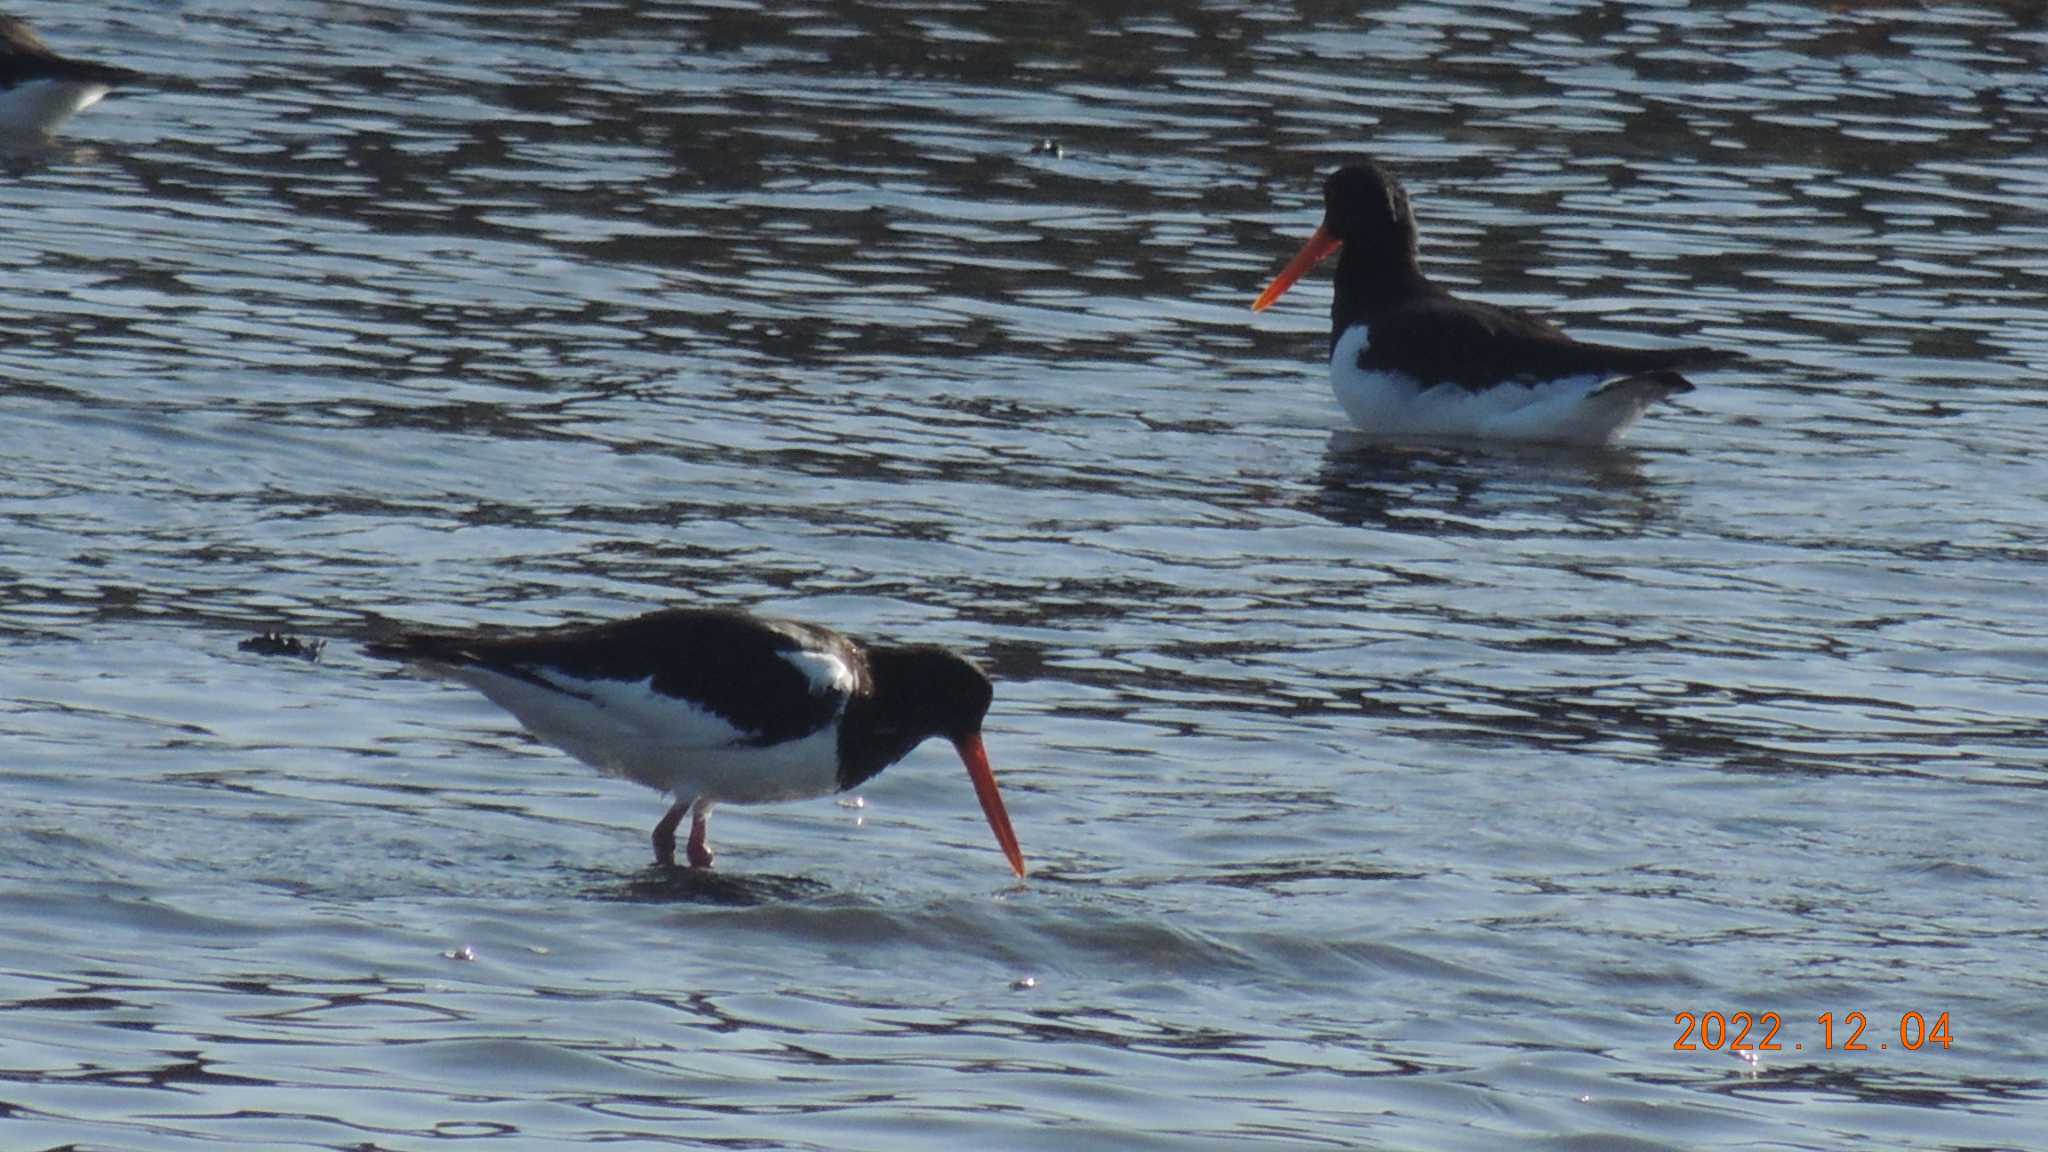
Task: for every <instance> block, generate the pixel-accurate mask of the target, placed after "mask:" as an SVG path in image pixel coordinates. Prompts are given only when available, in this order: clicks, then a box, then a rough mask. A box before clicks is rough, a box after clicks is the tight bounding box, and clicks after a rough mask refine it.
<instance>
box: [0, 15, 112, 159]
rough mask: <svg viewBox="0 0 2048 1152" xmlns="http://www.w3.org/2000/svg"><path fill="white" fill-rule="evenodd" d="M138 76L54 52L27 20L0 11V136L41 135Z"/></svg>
mask: <svg viewBox="0 0 2048 1152" xmlns="http://www.w3.org/2000/svg"><path fill="white" fill-rule="evenodd" d="M140 79H142V73H140V72H136V71H134V70H132V69H129V68H117V67H115V66H114V65H112V64H95V63H92V62H91V61H89V60H70V59H66V58H65V57H63V56H59V55H57V54H56V53H55V52H52V51H50V49H49V47H48V46H47V45H45V44H44V43H43V42H42V39H41V38H40V37H38V36H37V35H36V34H35V33H34V32H32V31H30V30H29V26H28V25H27V24H24V23H22V22H21V21H20V20H19V19H17V18H15V17H13V16H5V15H0V135H43V136H47V135H49V134H50V133H52V132H55V131H56V130H57V129H58V128H60V127H62V126H63V124H64V122H65V121H66V120H69V119H71V117H72V116H73V115H75V114H76V113H79V112H82V111H84V110H85V109H87V108H90V107H92V106H93V105H94V104H97V103H99V100H100V97H102V96H105V95H106V94H107V93H109V92H111V91H113V90H114V89H116V88H118V87H120V86H121V85H123V84H133V83H135V82H136V81H138V80H140Z"/></svg>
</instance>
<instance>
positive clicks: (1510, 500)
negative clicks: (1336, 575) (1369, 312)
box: [1307, 429, 1672, 537]
mask: <svg viewBox="0 0 2048 1152" xmlns="http://www.w3.org/2000/svg"><path fill="white" fill-rule="evenodd" d="M1315 480H1316V487H1315V490H1314V491H1313V492H1312V493H1311V495H1310V499H1309V503H1308V505H1307V507H1308V509H1309V510H1310V511H1313V512H1314V513H1316V514H1317V515H1319V516H1322V517H1325V518H1327V519H1329V520H1331V521H1333V522H1335V523H1338V524H1343V525H1346V526H1348V527H1353V528H1376V529H1384V530H1387V531H1393V532H1410V533H1423V534H1427V535H1441V536H1462V535H1475V534H1487V533H1498V532H1509V533H1513V532H1525V531H1530V530H1532V528H1534V529H1535V530H1540V531H1546V532H1549V531H1558V530H1560V524H1559V522H1562V525H1563V526H1565V530H1569V531H1586V532H1589V533H1591V534H1593V535H1597V536H1604V537H1627V536H1631V535H1636V534H1640V533H1642V532H1644V531H1646V530H1648V529H1649V528H1650V527H1651V526H1652V525H1654V524H1655V523H1656V522H1657V521H1658V520H1659V519H1660V518H1662V516H1663V515H1664V514H1665V510H1666V505H1667V502H1668V501H1669V500H1670V499H1672V497H1671V495H1670V494H1669V492H1668V490H1667V489H1665V488H1663V487H1660V486H1659V485H1658V484H1657V483H1655V482H1653V481H1652V479H1651V478H1650V476H1649V474H1648V473H1647V472H1646V471H1645V469H1644V467H1643V457H1642V456H1641V455H1640V454H1639V453H1637V452H1636V451H1635V450H1633V449H1630V448H1626V447H1622V446H1619V445H1607V446H1603V447H1601V448H1598V449H1593V450H1588V449H1585V448H1571V447H1563V446H1546V445H1481V444H1442V445H1421V446H1417V445H1389V444H1385V443H1383V442H1379V441H1375V440H1374V439H1372V438H1371V437H1368V436H1365V435H1363V434H1360V433H1358V432H1354V431H1351V430H1341V429H1340V430H1339V431H1336V432H1333V433H1332V434H1331V435H1330V439H1329V443H1328V445H1327V446H1326V447H1325V449H1324V452H1323V459H1322V465H1321V467H1320V468H1319V469H1318V470H1317V472H1316V477H1315ZM1538 525H1541V527H1540V528H1539V527H1536V526H1538Z"/></svg>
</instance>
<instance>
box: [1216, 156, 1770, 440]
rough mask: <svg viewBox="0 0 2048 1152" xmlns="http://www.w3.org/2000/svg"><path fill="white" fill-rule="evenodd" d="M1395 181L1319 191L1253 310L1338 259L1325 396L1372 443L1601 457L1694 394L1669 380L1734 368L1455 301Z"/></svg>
mask: <svg viewBox="0 0 2048 1152" xmlns="http://www.w3.org/2000/svg"><path fill="white" fill-rule="evenodd" d="M1415 247H1416V240H1415V216H1414V213H1413V212H1411V211H1410V210H1409V207H1408V193H1407V191H1406V190H1405V189H1403V188H1402V187H1401V182H1400V181H1399V180H1396V179H1395V178H1394V177H1393V176H1391V175H1389V174H1388V173H1387V172H1385V171H1384V170H1382V169H1381V168H1380V167H1379V166H1378V165H1377V164H1374V163H1372V162H1370V161H1363V162H1360V163H1356V164H1350V165H1347V166H1345V167H1343V168H1339V169H1338V170H1337V171H1335V172H1333V173H1331V174H1330V178H1329V179H1328V180H1326V181H1324V182H1323V222H1322V224H1321V225H1320V226H1319V227H1317V229H1316V230H1315V234H1314V235H1312V236H1310V237H1309V238H1308V242H1307V243H1306V244H1303V245H1302V246H1301V251H1300V252H1298V253H1296V254H1295V256H1294V259H1293V260H1291V261H1289V262H1288V264H1287V267H1286V268H1284V269H1282V270H1281V272H1280V274H1279V275H1278V276H1276V277H1274V278H1273V283H1272V284H1270V285H1269V286H1267V288H1266V290H1265V291H1264V292H1262V293H1260V294H1259V298H1258V300H1256V301H1254V302H1253V304H1252V310H1253V311H1258V312H1263V311H1265V310H1266V308H1267V307H1268V306H1270V305H1271V304H1272V303H1273V301H1275V300H1278V299H1279V298H1280V296H1281V294H1282V293H1284V292H1286V291H1287V289H1288V288H1290V287H1292V286H1293V285H1294V282H1295V281H1296V280H1299V279H1301V277H1302V274H1303V273H1305V272H1307V271H1308V270H1309V269H1310V268H1313V267H1315V265H1316V264H1318V263H1320V262H1321V261H1322V260H1323V259H1325V258H1326V257H1328V256H1329V255H1330V254H1331V253H1333V252H1341V253H1342V254H1341V255H1340V256H1338V258H1337V275H1336V296H1335V298H1334V299H1333V300H1332V301H1331V304H1330V386H1331V388H1333V389H1334V390H1335V391H1336V393H1337V401H1338V403H1340V404H1342V405H1343V406H1344V411H1345V413H1346V414H1348V415H1349V416H1350V417H1351V420H1352V422H1353V423H1355V424H1357V425H1358V426H1359V427H1360V428H1362V429H1364V430H1365V431H1367V432H1369V433H1372V434H1374V435H1378V436H1423V437H1428V436H1461V437H1480V438H1486V439H1496V440H1550V441H1560V442H1565V443H1574V444H1599V443H1603V442H1605V441H1607V440H1610V439H1612V438H1614V437H1615V436H1618V435H1620V434H1621V432H1622V431H1623V430H1624V429H1626V428H1627V427H1628V426H1629V425H1631V424H1633V423H1635V421H1636V419H1637V418H1638V417H1640V416H1641V415H1642V414H1643V410H1644V409H1645V408H1648V407H1649V406H1650V405H1651V404H1652V403H1654V402H1655V401H1657V400H1661V399H1663V398H1665V397H1667V396H1673V395H1676V394H1678V393H1680V392H1689V391H1691V390H1692V383H1691V382H1690V381H1688V380H1686V379H1685V377H1683V376H1680V375H1679V374H1678V372H1677V369H1679V368H1681V367H1687V366H1699V367H1705V366H1708V365H1713V364H1723V363H1727V362H1728V361H1731V360H1738V359H1741V354H1740V353H1737V352H1724V351H1719V350H1716V349H1712V348H1617V347H1614V346H1611V345H1606V344H1588V343H1585V342H1583V341H1579V340H1574V339H1572V338H1571V337H1570V336H1567V335H1565V334H1564V332H1563V331H1562V330H1560V329H1559V328H1558V327H1557V326H1556V325H1553V324H1551V323H1549V322H1547V321H1544V320H1541V319H1538V318H1537V317H1535V316H1531V315H1529V314H1528V313H1526V312H1521V311H1517V310H1515V309H1512V308H1502V307H1498V306H1496V305H1493V304H1481V303H1478V302H1477V301H1472V300H1461V299H1459V298H1458V297H1456V296H1453V295H1451V294H1450V292H1448V291H1446V290H1445V289H1443V288H1441V287H1439V286H1438V285H1437V284H1435V283H1433V282H1432V281H1431V280H1430V279H1429V277H1427V276H1425V275H1423V274H1422V269H1421V268H1420V267H1419V266H1418V265H1417V264H1416V262H1415Z"/></svg>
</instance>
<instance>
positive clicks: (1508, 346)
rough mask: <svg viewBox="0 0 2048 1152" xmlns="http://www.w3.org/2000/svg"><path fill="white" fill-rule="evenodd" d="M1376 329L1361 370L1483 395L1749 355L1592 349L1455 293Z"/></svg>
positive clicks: (1552, 328) (1381, 320)
mask: <svg viewBox="0 0 2048 1152" xmlns="http://www.w3.org/2000/svg"><path fill="white" fill-rule="evenodd" d="M1369 332H1370V338H1369V343H1368V344H1367V346H1366V348H1365V350H1364V351H1362V352H1360V353H1359V354H1358V366H1359V367H1360V368H1364V369H1366V370H1368V371H1376V372H1399V373H1402V374H1404V375H1407V376H1410V377H1412V378H1414V379H1415V380H1417V381H1418V382H1420V383H1421V384H1422V386H1423V387H1425V388H1432V387H1435V386H1436V385H1439V384H1455V385H1457V386H1458V387H1460V388H1467V389H1471V390H1472V391H1475V392H1477V391H1482V390H1484V389H1486V388H1490V387H1492V386H1494V385H1496V384H1499V383H1502V382H1504V381H1507V382H1513V383H1519V384H1527V385H1535V384H1540V383H1542V382H1544V381H1546V380H1556V379H1561V378H1564V377H1569V376H1599V377H1617V376H1633V375H1637V374H1640V373H1647V372H1665V371H1670V370H1672V369H1676V368H1680V367H1685V366H1688V365H1692V366H1699V367H1704V366H1707V365H1710V364H1720V363H1726V362H1728V361H1731V360H1738V359H1740V358H1741V353H1738V352H1724V351H1721V350H1719V349H1714V348H1618V347H1615V346H1613V345H1609V344H1588V343H1585V342H1584V341H1580V340H1574V339H1572V338H1571V337H1570V336H1567V335H1565V334H1564V331H1563V330H1562V329H1560V328H1558V327H1557V326H1556V325H1555V324H1551V323H1549V322H1548V321H1545V320H1542V319H1539V318H1537V317H1535V316H1531V315H1529V314H1528V313H1526V312H1519V311H1516V310H1515V309H1512V308H1501V307H1498V306H1496V305H1492V304H1481V303H1478V302H1476V301H1472V300H1460V299H1458V298H1456V297H1454V296H1450V295H1447V294H1445V295H1437V296H1430V297H1425V298H1423V299H1421V300H1417V301H1414V302H1413V303H1410V304H1404V305H1402V306H1401V307H1399V308H1395V309H1393V310H1391V311H1389V312H1386V313H1384V314H1382V315H1380V316H1376V317H1374V318H1373V319H1372V321H1371V322H1370V327H1369Z"/></svg>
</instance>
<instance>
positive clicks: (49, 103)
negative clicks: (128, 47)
mask: <svg viewBox="0 0 2048 1152" xmlns="http://www.w3.org/2000/svg"><path fill="white" fill-rule="evenodd" d="M111 91H113V89H111V88H109V87H107V86H106V85H105V84H98V83H94V82H91V81H79V80H29V81H25V82H23V83H20V84H16V85H15V86H14V87H12V88H9V89H7V90H6V91H4V92H0V133H12V134H33V133H42V134H46V135H47V134H48V133H51V132H55V131H56V130H57V129H58V128H60V127H62V126H63V124H64V122H65V121H66V120H69V119H71V117H73V116H74V115H77V114H78V113H80V112H82V111H84V110H85V109H87V108H90V107H92V106H93V105H94V104H97V103H99V102H100V97H102V96H105V95H106V94H107V93H108V92H111Z"/></svg>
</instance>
